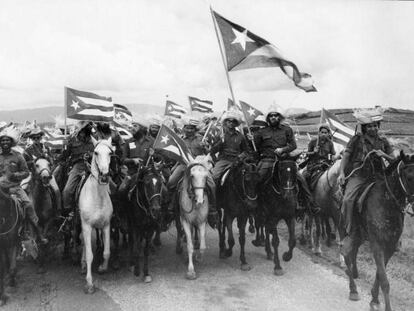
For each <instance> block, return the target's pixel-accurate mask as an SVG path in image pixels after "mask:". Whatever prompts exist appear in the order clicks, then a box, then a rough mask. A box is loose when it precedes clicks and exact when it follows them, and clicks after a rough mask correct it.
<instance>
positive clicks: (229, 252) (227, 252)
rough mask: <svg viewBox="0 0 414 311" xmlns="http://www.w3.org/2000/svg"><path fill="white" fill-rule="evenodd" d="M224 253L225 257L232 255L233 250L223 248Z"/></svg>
mask: <svg viewBox="0 0 414 311" xmlns="http://www.w3.org/2000/svg"><path fill="white" fill-rule="evenodd" d="M225 255H226V257H231V256H232V255H233V250H231V249H226V250H225Z"/></svg>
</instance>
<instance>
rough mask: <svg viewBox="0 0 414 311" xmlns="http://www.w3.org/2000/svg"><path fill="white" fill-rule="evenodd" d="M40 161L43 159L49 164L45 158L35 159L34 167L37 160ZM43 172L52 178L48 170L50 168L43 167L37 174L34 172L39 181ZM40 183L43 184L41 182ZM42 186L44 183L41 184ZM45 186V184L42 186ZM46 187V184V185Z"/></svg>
mask: <svg viewBox="0 0 414 311" xmlns="http://www.w3.org/2000/svg"><path fill="white" fill-rule="evenodd" d="M40 159H44V160H46V161H48V162H49V160H48V159H46V158H37V159H36V161H35V163H34V164H35V165H36V163H37V161H38V160H40ZM35 171H36V169H35ZM43 172H47V174H48V176H52V171H51V170H50V168H49V167H44V168H42V169H41V170H40V171H39V172H38V173H37V172H36V175H37V178H38V179H40V180H42V173H43ZM42 183H43V181H42ZM43 184H44V183H43ZM44 185H45V184H44ZM46 185H47V184H46ZM46 185H45V186H46Z"/></svg>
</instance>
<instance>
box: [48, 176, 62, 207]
mask: <svg viewBox="0 0 414 311" xmlns="http://www.w3.org/2000/svg"><path fill="white" fill-rule="evenodd" d="M49 186H50V188H51V189H52V191H53V194H54V195H55V200H56V202H55V203H56V209H57V210H58V211H61V209H62V195H61V193H60V189H59V186H58V184H57V182H56V179H55V177H54V176H52V178H51V179H50V181H49Z"/></svg>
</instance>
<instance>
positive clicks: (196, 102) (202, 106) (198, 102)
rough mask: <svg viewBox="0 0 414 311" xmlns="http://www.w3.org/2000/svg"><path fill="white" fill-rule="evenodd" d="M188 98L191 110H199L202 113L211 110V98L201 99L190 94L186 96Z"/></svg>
mask: <svg viewBox="0 0 414 311" xmlns="http://www.w3.org/2000/svg"><path fill="white" fill-rule="evenodd" d="M188 100H189V102H190V107H191V110H192V111H200V112H204V113H210V112H213V102H212V101H211V100H203V99H198V98H196V97H191V96H188Z"/></svg>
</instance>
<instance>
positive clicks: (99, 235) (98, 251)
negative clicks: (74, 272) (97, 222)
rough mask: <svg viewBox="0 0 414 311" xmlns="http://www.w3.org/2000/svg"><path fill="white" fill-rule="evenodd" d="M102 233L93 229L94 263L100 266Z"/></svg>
mask: <svg viewBox="0 0 414 311" xmlns="http://www.w3.org/2000/svg"><path fill="white" fill-rule="evenodd" d="M102 234H103V233H102V231H101V230H99V229H95V236H96V256H95V257H96V259H95V260H96V263H97V264H98V265H100V264H101V263H102V259H103V246H102V244H103V236H102Z"/></svg>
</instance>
